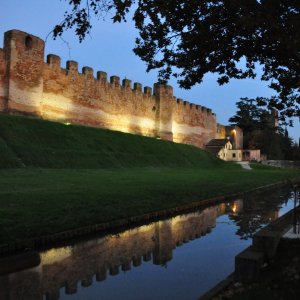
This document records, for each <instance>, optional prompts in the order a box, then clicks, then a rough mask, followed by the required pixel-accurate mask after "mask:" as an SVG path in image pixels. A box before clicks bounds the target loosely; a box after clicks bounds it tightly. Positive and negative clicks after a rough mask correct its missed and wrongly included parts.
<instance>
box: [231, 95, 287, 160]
mask: <svg viewBox="0 0 300 300" xmlns="http://www.w3.org/2000/svg"><path fill="white" fill-rule="evenodd" d="M236 105H237V108H238V110H237V112H236V114H235V115H234V116H233V117H231V118H230V119H229V122H230V123H231V124H232V125H237V126H239V127H240V128H241V129H243V135H244V140H243V141H244V144H243V147H244V149H260V151H261V153H262V154H265V155H267V157H268V158H269V159H292V156H293V154H292V153H293V149H292V144H293V143H292V140H291V138H290V137H289V136H288V132H287V130H286V129H285V130H284V129H283V128H282V127H281V126H278V124H277V120H276V116H277V114H276V112H275V111H271V112H268V111H267V110H265V109H262V108H259V107H257V106H256V105H255V100H254V99H248V98H241V99H240V101H238V102H237V103H236Z"/></svg>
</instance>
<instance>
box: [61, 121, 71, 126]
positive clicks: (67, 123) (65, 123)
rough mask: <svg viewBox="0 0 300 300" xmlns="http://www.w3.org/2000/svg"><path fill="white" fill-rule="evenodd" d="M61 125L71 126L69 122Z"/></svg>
mask: <svg viewBox="0 0 300 300" xmlns="http://www.w3.org/2000/svg"><path fill="white" fill-rule="evenodd" d="M63 124H64V125H67V126H69V125H72V124H71V123H69V122H64V123H63Z"/></svg>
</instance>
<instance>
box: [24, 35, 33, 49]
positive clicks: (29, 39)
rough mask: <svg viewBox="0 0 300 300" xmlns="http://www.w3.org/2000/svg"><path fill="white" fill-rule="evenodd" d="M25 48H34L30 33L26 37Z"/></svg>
mask: <svg viewBox="0 0 300 300" xmlns="http://www.w3.org/2000/svg"><path fill="white" fill-rule="evenodd" d="M25 48H26V50H30V49H31V48H32V38H31V37H30V36H29V35H28V36H26V38H25Z"/></svg>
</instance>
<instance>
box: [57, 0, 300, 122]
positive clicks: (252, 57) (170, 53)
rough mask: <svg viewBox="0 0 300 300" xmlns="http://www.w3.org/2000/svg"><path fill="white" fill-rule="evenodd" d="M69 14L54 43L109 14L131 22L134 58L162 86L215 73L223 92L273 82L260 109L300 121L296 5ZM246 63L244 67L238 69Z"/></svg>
mask: <svg viewBox="0 0 300 300" xmlns="http://www.w3.org/2000/svg"><path fill="white" fill-rule="evenodd" d="M68 1H69V4H70V10H69V11H67V12H66V13H65V16H64V20H63V22H62V23H61V24H59V25H57V26H55V28H54V31H53V32H54V37H57V36H59V35H61V34H62V33H63V32H64V31H65V30H67V29H69V28H72V27H75V32H76V34H77V35H78V37H79V40H80V41H82V40H83V39H84V38H85V36H86V34H87V33H89V32H90V30H91V28H92V26H91V17H92V16H93V15H95V16H100V15H101V16H102V15H103V14H107V13H108V12H112V13H113V17H112V19H113V21H114V22H121V21H126V18H128V12H129V11H130V9H131V8H132V9H133V10H134V14H133V20H134V22H135V26H136V28H137V29H138V30H139V37H138V38H137V39H136V46H135V48H134V52H135V54H136V55H138V56H139V57H140V58H141V59H142V60H143V61H145V62H146V64H147V71H150V70H152V69H159V79H160V81H162V82H166V81H167V80H168V79H169V78H170V76H171V75H172V76H175V77H176V78H177V79H178V82H179V84H180V86H181V87H183V88H191V87H192V86H193V85H195V84H197V83H201V82H202V80H203V77H204V75H205V74H206V73H208V72H213V73H217V74H219V78H218V83H219V84H220V85H222V84H224V83H228V82H229V80H230V79H231V78H237V79H243V78H255V76H256V65H257V64H261V65H262V66H263V74H262V76H261V79H262V80H265V81H268V82H270V87H271V88H273V89H274V91H275V94H274V96H273V97H270V98H264V97H258V98H257V99H256V101H257V104H259V105H263V106H267V107H268V108H276V109H278V110H280V111H281V116H282V118H284V117H292V116H298V117H300V95H299V94H300V47H299V44H300V30H299V28H300V1H299V0H245V1H240V0H218V1H211V0H210V1H207V0H203V1H199V0H189V1H187V0H85V1H83V0H68ZM242 62H244V64H243V63H242Z"/></svg>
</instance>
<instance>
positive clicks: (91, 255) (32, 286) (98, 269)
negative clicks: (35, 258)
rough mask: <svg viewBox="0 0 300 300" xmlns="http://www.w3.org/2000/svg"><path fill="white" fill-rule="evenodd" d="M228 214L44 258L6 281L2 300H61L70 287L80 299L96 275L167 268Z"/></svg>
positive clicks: (184, 218)
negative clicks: (181, 249) (80, 289)
mask: <svg viewBox="0 0 300 300" xmlns="http://www.w3.org/2000/svg"><path fill="white" fill-rule="evenodd" d="M222 212H224V207H223V208H222V206H215V207H210V208H206V209H204V210H203V211H202V212H196V213H191V214H187V215H181V216H177V217H174V218H172V219H169V220H165V221H159V222H155V223H152V224H150V225H145V226H141V227H138V228H135V229H132V230H128V231H125V232H123V233H120V234H117V235H112V236H105V237H103V238H99V239H94V240H90V241H87V242H83V243H79V244H76V245H75V246H74V247H64V248H59V249H51V250H49V251H45V252H42V253H41V264H40V265H39V266H38V267H36V268H33V269H30V270H25V271H21V272H18V273H14V274H11V275H8V276H3V277H1V278H0V287H5V288H4V289H1V292H0V299H30V300H35V299H42V296H43V295H45V294H46V295H47V299H58V297H59V289H60V288H62V287H65V292H66V293H67V294H72V293H76V290H77V285H78V282H79V281H80V282H81V285H82V286H89V285H91V284H92V281H93V276H94V275H96V277H95V278H96V280H97V281H102V280H104V279H105V278H106V276H107V273H109V274H110V275H116V274H118V273H119V272H120V270H122V271H128V270H130V269H131V267H132V266H133V267H136V266H139V265H141V263H142V261H149V260H151V257H152V260H153V263H154V264H158V265H163V264H165V263H167V262H168V261H170V260H171V259H172V250H173V249H174V248H175V247H176V246H179V245H181V244H182V243H186V242H188V241H189V240H193V239H195V238H199V237H200V236H201V235H205V234H206V233H207V232H209V231H210V229H211V228H212V227H214V226H215V222H216V218H217V216H218V215H219V214H220V213H222ZM1 293H2V294H1ZM2 295H3V296H2ZM20 295H22V297H20Z"/></svg>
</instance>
